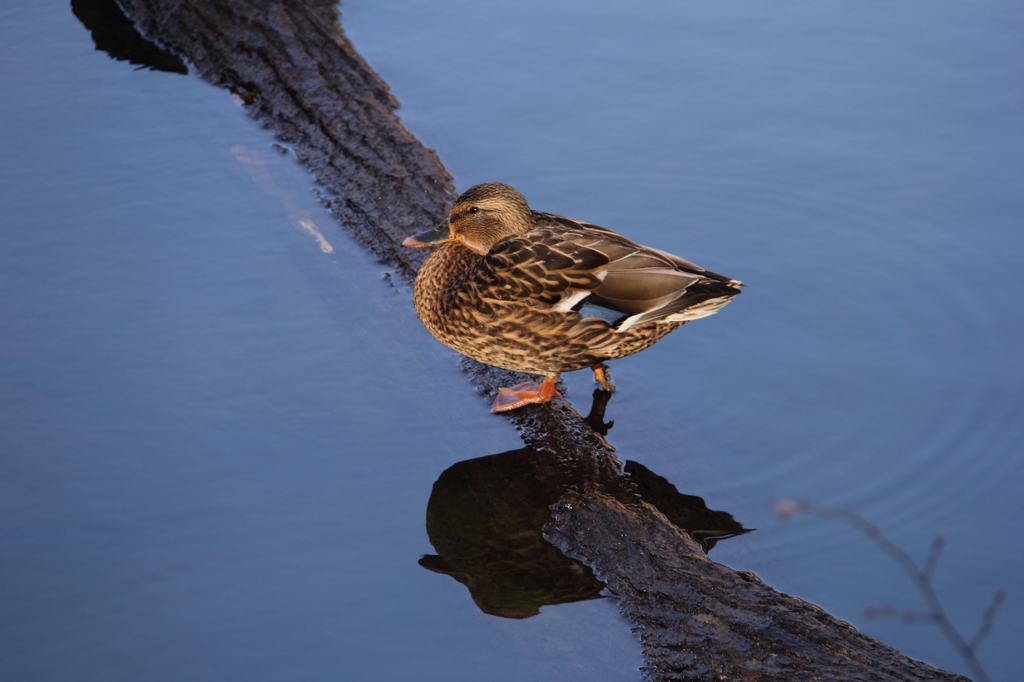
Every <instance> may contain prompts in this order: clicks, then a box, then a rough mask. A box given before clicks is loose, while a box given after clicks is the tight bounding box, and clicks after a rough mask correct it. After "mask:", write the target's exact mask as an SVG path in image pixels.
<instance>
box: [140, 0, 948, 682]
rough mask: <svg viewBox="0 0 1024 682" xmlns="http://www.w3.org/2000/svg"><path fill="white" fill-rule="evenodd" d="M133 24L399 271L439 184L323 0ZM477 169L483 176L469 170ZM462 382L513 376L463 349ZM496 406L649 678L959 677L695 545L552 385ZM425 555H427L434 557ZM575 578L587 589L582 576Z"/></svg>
mask: <svg viewBox="0 0 1024 682" xmlns="http://www.w3.org/2000/svg"><path fill="white" fill-rule="evenodd" d="M120 4H121V6H122V8H123V9H124V10H125V12H126V14H127V15H128V16H129V17H130V18H131V19H132V20H133V21H134V22H135V24H136V26H137V27H138V29H139V30H140V32H141V33H142V34H143V35H144V36H146V37H147V38H149V39H150V40H152V41H154V42H155V43H157V44H158V45H160V46H161V47H163V48H166V49H168V50H170V51H172V52H174V53H176V54H177V55H180V56H181V57H182V58H184V59H185V60H186V61H187V62H188V64H189V65H190V66H191V67H192V68H194V69H196V70H197V72H198V73H199V74H200V75H201V76H202V77H203V78H205V79H206V80H207V81H209V82H211V83H213V84H215V85H218V86H222V87H226V88H231V89H232V90H233V91H234V92H235V93H236V94H238V95H239V96H240V97H241V98H242V99H243V101H244V102H246V103H247V104H246V107H247V109H248V111H249V113H250V114H251V115H252V116H253V117H254V118H255V119H256V120H258V121H260V122H261V123H262V124H263V125H264V126H266V127H268V128H270V129H272V130H273V131H274V133H275V134H276V136H277V137H278V138H279V139H280V140H281V141H283V142H286V143H288V144H289V145H290V146H291V148H292V150H293V151H294V153H295V154H296V156H297V157H298V158H299V160H301V161H302V162H303V163H305V164H306V165H307V166H308V167H309V169H310V170H311V171H312V172H313V174H314V176H315V177H316V179H317V180H318V181H319V182H320V183H321V184H322V185H323V186H324V187H326V188H328V190H329V192H330V195H329V196H327V195H325V196H323V197H321V198H322V200H323V201H324V202H325V203H326V204H327V205H328V206H329V207H330V209H331V210H332V212H333V213H334V214H335V215H336V216H337V218H338V220H339V221H340V222H341V223H342V224H343V225H344V226H345V227H346V228H347V229H348V230H350V231H351V232H352V234H353V235H354V236H355V237H356V238H357V239H358V240H359V241H360V242H362V243H363V244H364V245H366V246H367V247H368V248H369V249H370V250H372V251H373V253H374V254H375V255H376V256H377V257H378V258H379V259H380V260H381V261H382V262H385V263H388V264H389V265H391V266H393V267H395V268H397V269H399V271H400V272H402V273H403V274H404V275H405V276H406V277H409V278H411V277H413V276H414V274H415V271H416V269H417V267H418V266H419V265H420V263H421V262H422V259H423V257H424V256H425V254H424V253H422V251H420V250H410V249H403V248H401V247H400V246H399V244H400V242H401V240H402V239H404V238H405V237H406V236H409V235H411V234H413V233H415V232H419V231H421V230H423V229H424V228H426V227H429V226H431V225H435V224H437V223H438V222H440V221H441V220H442V219H444V217H445V215H446V213H447V208H448V206H449V205H450V203H451V202H452V200H453V199H454V197H455V193H454V189H453V186H452V182H451V178H450V177H449V175H448V174H447V173H446V172H445V170H444V168H443V166H442V165H441V163H440V162H439V161H438V159H437V158H436V156H435V155H434V153H433V152H432V151H431V150H429V149H425V148H424V147H423V146H422V145H421V144H420V143H419V142H418V141H417V140H416V139H415V138H414V137H413V136H412V135H410V134H409V133H408V131H406V130H405V129H404V128H403V127H402V126H401V124H400V123H399V121H398V118H397V117H396V116H395V114H394V111H395V109H396V108H397V106H398V105H397V102H396V101H395V100H394V98H393V97H392V96H391V95H390V93H389V92H388V87H387V85H386V84H385V83H384V82H383V80H382V79H381V78H380V77H379V76H378V75H377V74H376V73H374V72H373V70H372V69H371V68H370V67H369V66H368V65H367V64H366V63H365V62H364V61H363V60H362V58H361V57H360V56H359V55H358V54H357V53H356V51H355V50H354V49H353V47H352V45H351V44H350V43H349V42H348V40H347V39H346V38H345V36H344V34H343V32H342V30H341V27H340V25H339V23H338V12H337V10H336V9H335V8H334V5H333V3H332V2H324V1H322V0H120ZM482 180H483V179H482ZM463 367H464V368H465V369H466V371H467V372H468V374H469V376H470V378H471V380H472V381H473V383H474V384H475V385H476V387H477V389H478V390H479V391H480V393H482V394H483V395H485V396H488V397H493V395H494V392H495V390H496V388H497V386H503V385H510V384H513V383H517V382H518V381H519V380H521V377H519V376H516V375H514V374H513V373H511V372H506V371H503V370H497V369H494V368H491V367H486V366H483V365H480V364H479V363H475V362H472V361H468V360H467V361H464V363H463ZM509 419H511V420H512V421H513V422H514V423H515V425H516V426H517V427H518V428H519V430H520V432H521V433H522V435H523V440H524V441H525V443H526V445H527V447H528V448H529V449H530V451H531V452H539V453H546V454H548V455H549V456H550V457H552V458H553V461H555V462H557V463H559V466H560V467H562V468H563V469H566V470H571V473H572V476H573V477H574V478H573V481H574V483H573V484H572V485H571V486H569V487H568V488H567V489H565V491H564V492H563V493H562V494H561V497H560V499H559V500H558V501H557V503H556V504H554V505H553V507H552V508H553V509H554V512H553V516H552V517H551V521H550V523H549V524H548V525H547V526H545V527H544V537H545V538H546V539H547V540H548V541H549V542H550V543H552V544H553V545H555V546H556V547H558V548H559V549H560V550H561V551H562V552H563V553H564V554H565V555H566V556H567V557H570V558H571V559H574V560H576V561H578V562H581V563H582V564H583V565H585V566H586V567H588V568H589V570H590V571H592V572H593V575H594V576H596V577H597V578H598V579H600V580H601V581H602V582H603V583H604V584H605V585H606V589H607V591H608V592H610V593H611V594H612V595H613V596H614V597H615V598H616V599H617V601H618V604H619V608H620V610H621V612H622V613H623V614H624V615H625V616H626V617H627V618H629V619H630V620H631V621H632V622H633V624H634V626H635V629H636V632H637V633H638V634H639V636H640V638H641V641H642V644H643V648H644V656H645V658H646V661H647V667H646V668H645V669H644V673H645V676H646V677H647V678H649V679H652V680H724V679H728V680H812V679H813V680H894V681H895V680H965V679H967V678H964V677H962V676H959V675H955V674H952V673H948V672H943V671H940V670H937V669H935V668H933V667H931V666H928V665H926V664H924V663H920V662H918V661H913V660H911V659H909V658H907V657H906V656H903V655H902V654H900V653H899V652H898V651H896V650H894V649H893V648H891V647H889V646H886V645H884V644H882V643H880V642H878V641H876V640H873V639H871V638H869V637H866V636H864V635H862V634H860V633H859V632H857V631H856V630H855V629H854V628H853V627H851V626H850V625H848V624H846V623H844V622H842V621H839V620H837V619H835V618H833V617H832V616H830V615H828V614H827V613H825V612H824V611H823V610H822V609H820V608H818V607H816V606H814V605H812V604H808V603H807V602H804V601H802V600H800V599H797V598H795V597H790V596H787V595H784V594H780V593H778V592H776V591H775V590H773V589H771V588H770V587H768V586H767V585H765V584H764V583H762V582H761V581H760V580H759V579H758V578H757V577H756V576H754V575H753V574H750V573H741V572H736V571H733V570H732V569H730V568H728V567H726V566H722V565H720V564H717V563H715V562H713V561H711V560H709V559H708V558H707V557H706V555H705V554H704V553H703V552H702V551H701V548H700V546H699V545H698V543H697V542H695V541H694V540H693V539H691V538H690V537H689V536H688V535H686V533H684V532H683V531H682V530H680V528H679V527H677V526H676V525H674V524H673V523H672V522H670V521H669V520H668V518H667V517H666V516H665V515H664V514H663V513H662V512H660V511H658V509H656V508H655V507H654V506H652V505H651V504H648V502H647V501H645V500H644V499H643V497H642V496H641V494H640V492H639V488H638V487H637V486H635V485H634V484H633V483H632V481H631V480H630V478H629V476H628V475H626V474H625V473H624V472H623V468H622V464H621V462H619V460H618V459H617V457H616V455H615V452H614V449H613V448H612V447H611V446H610V445H608V443H607V442H606V441H605V439H604V438H603V436H602V435H601V434H600V433H599V431H600V430H601V429H600V426H599V420H598V422H597V423H596V425H597V429H596V430H595V428H593V426H594V425H595V421H594V419H593V418H591V419H589V420H588V419H584V418H583V417H581V416H580V415H579V413H577V412H576V411H575V410H574V409H573V408H572V406H571V405H569V404H568V403H567V402H566V401H564V400H555V401H554V403H553V404H552V405H549V406H536V405H533V406H529V407H527V408H524V409H521V410H517V411H515V412H513V413H512V414H511V415H510V416H509ZM436 568H437V567H435V569H436ZM582 593H588V592H587V589H583V592H582Z"/></svg>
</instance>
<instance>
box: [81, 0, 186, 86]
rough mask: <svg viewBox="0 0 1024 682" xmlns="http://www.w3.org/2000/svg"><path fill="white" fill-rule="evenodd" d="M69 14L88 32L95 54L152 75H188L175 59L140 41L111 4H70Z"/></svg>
mask: <svg viewBox="0 0 1024 682" xmlns="http://www.w3.org/2000/svg"><path fill="white" fill-rule="evenodd" d="M71 11H72V12H74V13H75V16H76V17H78V20H79V21H81V22H82V24H84V25H85V27H86V28H87V29H89V32H90V33H91V34H92V41H93V42H94V43H95V44H96V49H97V50H101V51H103V52H106V53H107V54H109V55H110V56H111V57H113V58H114V59H120V60H121V61H126V62H128V63H129V64H138V65H140V66H143V67H149V68H150V69H153V70H155V71H167V72H169V73H180V74H187V73H188V67H187V66H185V62H183V61H182V60H181V59H180V58H179V57H178V56H177V55H175V54H174V53H172V52H168V51H167V50H165V49H163V48H161V47H159V46H158V45H156V44H154V43H152V42H150V41H149V40H146V39H145V38H144V37H142V34H141V33H139V32H138V30H136V28H135V24H133V23H132V21H131V20H130V19H128V17H126V16H125V15H124V12H122V11H121V8H120V7H119V6H118V5H117V3H116V2H114V0H71Z"/></svg>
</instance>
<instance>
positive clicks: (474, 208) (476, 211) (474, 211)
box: [466, 206, 480, 213]
mask: <svg viewBox="0 0 1024 682" xmlns="http://www.w3.org/2000/svg"><path fill="white" fill-rule="evenodd" d="M479 212H480V209H479V208H477V207H476V206H473V207H472V208H470V209H469V210H468V211H466V213H479Z"/></svg>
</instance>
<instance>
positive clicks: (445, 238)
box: [402, 221, 462, 249]
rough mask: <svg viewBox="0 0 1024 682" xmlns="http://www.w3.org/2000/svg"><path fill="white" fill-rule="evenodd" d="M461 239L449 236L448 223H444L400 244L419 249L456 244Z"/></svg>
mask: <svg viewBox="0 0 1024 682" xmlns="http://www.w3.org/2000/svg"><path fill="white" fill-rule="evenodd" d="M461 239H462V238H461V237H453V236H451V231H450V230H449V229H448V222H447V221H445V222H443V223H441V224H440V225H438V226H437V227H436V228H434V229H433V230H427V231H426V232H420V233H419V234H417V235H413V236H412V237H409V238H408V239H406V240H405V241H404V242H402V246H407V247H409V248H411V249H419V248H422V247H424V246H434V245H435V244H444V243H446V242H457V241H459V240H461Z"/></svg>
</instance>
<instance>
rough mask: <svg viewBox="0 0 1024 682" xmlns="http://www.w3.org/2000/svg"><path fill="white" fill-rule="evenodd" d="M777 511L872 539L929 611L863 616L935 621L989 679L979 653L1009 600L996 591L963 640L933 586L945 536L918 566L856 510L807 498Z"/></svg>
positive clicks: (980, 679)
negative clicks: (815, 519) (977, 623)
mask: <svg viewBox="0 0 1024 682" xmlns="http://www.w3.org/2000/svg"><path fill="white" fill-rule="evenodd" d="M775 511H776V513H778V515H779V516H780V517H781V518H783V519H788V518H789V517H790V516H793V515H794V514H807V513H810V514H814V515H815V516H817V517H819V518H822V519H828V520H830V521H841V522H843V523H845V524H847V525H848V526H852V527H854V528H856V529H857V530H859V531H860V532H861V533H863V534H864V535H865V536H866V537H867V538H868V539H869V540H871V541H872V542H873V543H875V546H876V547H878V548H879V549H880V550H882V551H883V552H884V553H885V554H888V555H889V556H890V557H892V558H893V559H894V560H895V561H896V563H898V564H899V565H900V566H901V567H902V568H903V570H904V571H906V573H907V575H909V576H910V578H911V579H912V580H913V581H914V584H915V585H917V588H918V590H919V591H920V592H921V596H922V597H924V600H925V603H926V604H927V605H928V609H929V611H928V613H927V614H920V613H913V612H910V611H899V610H896V609H893V608H892V607H891V606H883V607H880V608H873V607H868V608H867V609H865V610H864V615H865V616H866V617H868V618H893V619H895V620H899V621H900V622H903V623H908V624H909V623H919V622H930V623H934V624H935V625H936V626H937V627H938V628H939V630H940V631H941V632H942V634H943V635H944V636H945V637H946V639H947V640H948V641H949V643H950V644H952V645H953V648H954V649H956V651H957V652H958V653H959V654H960V656H961V657H962V658H963V659H964V662H965V663H966V664H967V666H968V667H969V668H970V669H971V674H972V675H973V676H974V678H975V682H988V681H989V677H988V673H986V672H985V668H984V667H982V665H981V661H979V660H978V657H977V655H976V652H977V650H978V647H979V646H980V645H981V643H982V642H983V641H984V640H985V638H986V637H987V636H988V635H989V633H990V632H991V631H992V623H993V621H994V620H995V616H996V613H998V611H999V608H1000V607H1001V606H1002V605H1003V602H1004V601H1005V599H1006V592H1005V591H1004V590H1003V589H1001V588H1000V589H999V590H997V591H996V594H995V596H994V597H993V598H992V602H991V603H990V604H989V606H988V608H986V609H985V613H984V616H983V617H982V623H981V627H980V628H979V629H978V632H977V634H976V635H975V636H974V638H973V639H972V640H971V641H970V642H968V641H967V640H966V639H964V637H963V635H961V634H960V632H959V631H958V630H957V629H956V628H955V627H954V626H953V624H952V623H951V622H950V620H949V618H948V617H947V616H946V612H945V609H943V608H942V602H941V601H940V600H939V596H938V594H936V592H935V588H934V587H933V586H932V575H933V574H934V572H935V567H936V565H937V564H938V561H939V554H940V553H941V552H942V548H943V547H944V546H945V544H946V541H945V539H944V538H942V537H936V538H935V540H933V541H932V545H931V549H930V550H929V553H928V558H927V560H926V561H925V564H924V567H923V568H922V567H920V566H918V565H917V562H916V561H914V559H913V558H911V556H910V555H909V554H907V553H906V551H904V550H903V548H901V547H900V546H899V545H897V544H896V543H894V542H893V541H892V540H890V539H889V538H887V537H885V535H883V534H882V531H881V530H880V529H879V528H878V526H876V525H875V524H873V523H871V522H870V521H868V520H867V519H865V518H864V517H863V516H861V515H860V514H858V513H856V512H852V511H849V510H847V509H836V508H834V507H829V506H826V505H823V504H817V503H814V502H808V501H806V500H802V501H793V500H776V501H775Z"/></svg>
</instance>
